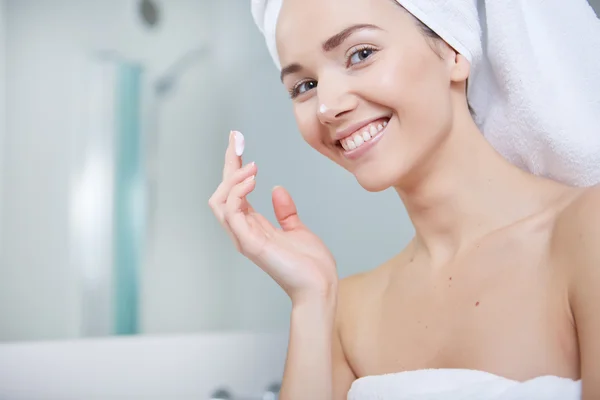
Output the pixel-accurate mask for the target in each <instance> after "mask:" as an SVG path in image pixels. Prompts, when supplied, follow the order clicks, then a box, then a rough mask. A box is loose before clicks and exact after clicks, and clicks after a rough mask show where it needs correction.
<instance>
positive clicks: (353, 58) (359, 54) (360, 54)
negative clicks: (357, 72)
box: [348, 47, 375, 65]
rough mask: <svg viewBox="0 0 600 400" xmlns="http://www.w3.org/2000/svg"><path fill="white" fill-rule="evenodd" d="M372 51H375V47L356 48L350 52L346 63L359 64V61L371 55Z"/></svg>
mask: <svg viewBox="0 0 600 400" xmlns="http://www.w3.org/2000/svg"><path fill="white" fill-rule="evenodd" d="M374 52H375V49H374V48H372V47H362V48H360V49H358V50H356V51H355V52H353V53H352V54H350V57H348V64H349V65H356V64H360V63H361V62H363V61H365V60H366V59H367V58H369V57H371V55H372V54H373V53H374Z"/></svg>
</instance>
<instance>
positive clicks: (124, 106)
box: [114, 64, 143, 335]
mask: <svg viewBox="0 0 600 400" xmlns="http://www.w3.org/2000/svg"><path fill="white" fill-rule="evenodd" d="M140 80H141V69H140V68H139V67H138V66H135V65H131V64H120V65H119V66H118V67H117V82H116V84H117V88H116V124H117V126H116V128H117V129H116V138H115V139H116V140H115V144H116V146H115V147H116V149H115V150H116V160H115V162H116V165H115V167H116V169H115V202H114V205H115V214H114V215H115V221H114V223H115V224H114V226H115V235H114V238H115V243H114V249H115V253H114V268H115V271H114V272H115V273H114V279H115V282H114V290H115V293H114V296H115V297H114V299H115V302H114V306H115V309H114V311H115V312H114V316H115V320H114V324H115V325H114V329H115V334H117V335H131V334H136V333H138V331H139V275H140V261H141V245H142V237H143V235H142V233H143V223H142V218H141V215H143V210H141V209H140V208H142V207H143V202H142V200H143V197H142V196H143V193H142V187H143V186H142V184H143V170H142V154H141V143H140V95H141V90H140V89H141V87H140Z"/></svg>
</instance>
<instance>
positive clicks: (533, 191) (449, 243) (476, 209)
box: [396, 116, 562, 264]
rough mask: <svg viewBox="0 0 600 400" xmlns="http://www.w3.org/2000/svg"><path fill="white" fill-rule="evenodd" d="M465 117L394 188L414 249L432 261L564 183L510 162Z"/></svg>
mask: <svg viewBox="0 0 600 400" xmlns="http://www.w3.org/2000/svg"><path fill="white" fill-rule="evenodd" d="M463 120H464V121H463V122H462V123H460V124H457V125H458V126H457V127H456V129H455V131H453V132H452V133H451V134H450V135H448V139H447V140H446V142H445V143H444V144H442V145H441V146H440V148H439V149H438V150H436V153H435V154H434V155H433V156H432V157H431V159H429V160H427V161H425V162H423V163H422V164H421V165H420V166H419V167H418V171H416V172H415V173H413V174H411V176H410V179H407V181H408V182H404V183H403V184H402V185H399V186H398V187H396V191H397V192H398V194H399V195H400V197H401V198H402V200H403V202H404V205H405V207H406V209H407V211H408V214H409V216H410V218H411V220H412V222H413V224H414V226H415V229H416V237H415V243H414V244H415V246H416V247H415V248H416V250H417V251H419V252H421V251H425V252H426V253H427V254H428V256H429V258H430V259H431V260H432V262H433V263H435V264H438V263H439V264H444V263H446V262H448V261H449V260H451V259H452V258H453V257H454V256H455V255H456V254H457V253H458V252H459V251H460V250H461V249H463V248H465V247H468V246H470V245H471V244H473V243H474V242H475V241H477V240H478V239H480V238H482V237H483V236H485V235H486V234H488V233H490V232H493V231H495V230H498V229H500V228H502V227H506V226H508V225H511V224H513V223H515V222H517V221H519V220H521V219H523V218H526V217H527V216H530V215H532V214H534V213H535V212H536V211H539V210H540V209H541V208H542V207H543V206H544V205H545V204H548V199H549V198H550V197H551V196H550V194H551V193H555V194H557V193H558V191H559V190H560V188H562V186H561V185H560V184H557V183H555V182H552V181H549V180H546V179H542V178H539V177H536V176H534V175H531V174H529V173H526V172H524V171H522V170H520V169H519V168H517V167H515V166H513V165H512V164H510V163H508V162H507V161H506V160H505V159H504V158H503V157H502V156H500V155H499V154H498V153H497V152H496V151H495V150H494V149H493V148H492V147H491V145H490V144H489V143H488V142H487V141H486V140H485V138H484V137H483V135H482V134H481V133H480V131H479V130H478V128H477V126H476V125H475V124H474V123H473V121H472V119H471V118H470V116H468V117H464V118H463Z"/></svg>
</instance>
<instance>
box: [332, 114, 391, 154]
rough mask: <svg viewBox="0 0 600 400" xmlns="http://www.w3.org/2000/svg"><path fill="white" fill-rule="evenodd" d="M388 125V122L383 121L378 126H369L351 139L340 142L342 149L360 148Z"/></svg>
mask: <svg viewBox="0 0 600 400" xmlns="http://www.w3.org/2000/svg"><path fill="white" fill-rule="evenodd" d="M387 124H388V121H384V122H383V123H381V124H378V125H370V126H369V127H368V128H365V130H364V131H362V132H358V133H355V134H354V135H353V136H351V137H347V138H345V139H343V140H341V141H340V143H341V145H342V147H343V148H344V150H346V151H350V150H354V149H357V148H359V147H360V146H362V145H363V144H364V143H365V142H368V141H369V140H371V139H372V138H373V137H375V136H376V135H377V134H378V133H379V132H381V131H382V130H383V128H385V127H386V126H387Z"/></svg>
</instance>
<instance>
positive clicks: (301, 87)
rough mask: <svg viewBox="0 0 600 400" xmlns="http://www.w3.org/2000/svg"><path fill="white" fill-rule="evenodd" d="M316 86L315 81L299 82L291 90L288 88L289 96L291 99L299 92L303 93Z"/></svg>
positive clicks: (299, 93)
mask: <svg viewBox="0 0 600 400" xmlns="http://www.w3.org/2000/svg"><path fill="white" fill-rule="evenodd" d="M316 87H317V81H304V82H300V83H298V84H297V85H296V86H294V87H293V88H292V90H290V96H291V97H292V99H293V98H295V97H296V96H300V95H301V94H304V93H306V92H308V91H309V90H311V89H314V88H316Z"/></svg>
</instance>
